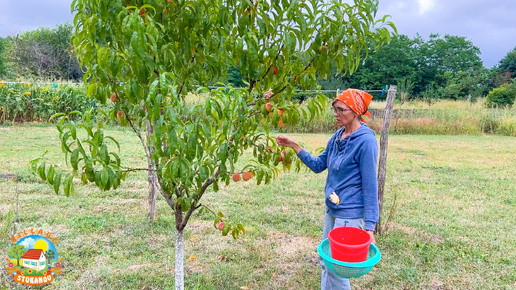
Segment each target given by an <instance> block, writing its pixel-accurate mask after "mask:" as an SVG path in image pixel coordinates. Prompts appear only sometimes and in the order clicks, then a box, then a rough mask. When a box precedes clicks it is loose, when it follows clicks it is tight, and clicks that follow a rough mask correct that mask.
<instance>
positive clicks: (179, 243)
mask: <svg viewBox="0 0 516 290" xmlns="http://www.w3.org/2000/svg"><path fill="white" fill-rule="evenodd" d="M184 256H185V243H184V239H183V230H180V231H179V230H176V267H175V269H174V270H175V273H176V290H183V289H185V281H184V280H185V272H184V264H183V261H184Z"/></svg>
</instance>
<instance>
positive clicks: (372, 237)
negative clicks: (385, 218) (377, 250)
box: [366, 231, 376, 245]
mask: <svg viewBox="0 0 516 290" xmlns="http://www.w3.org/2000/svg"><path fill="white" fill-rule="evenodd" d="M366 232H367V233H368V234H369V236H370V237H371V240H373V241H372V243H373V244H375V245H376V240H375V238H374V232H373V231H366Z"/></svg>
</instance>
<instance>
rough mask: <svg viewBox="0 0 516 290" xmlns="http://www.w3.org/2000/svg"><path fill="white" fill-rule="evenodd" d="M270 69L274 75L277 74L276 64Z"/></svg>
mask: <svg viewBox="0 0 516 290" xmlns="http://www.w3.org/2000/svg"><path fill="white" fill-rule="evenodd" d="M272 70H273V73H274V75H277V74H278V67H277V66H274V67H273V68H272Z"/></svg>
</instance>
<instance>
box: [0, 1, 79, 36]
mask: <svg viewBox="0 0 516 290" xmlns="http://www.w3.org/2000/svg"><path fill="white" fill-rule="evenodd" d="M1 2H2V9H0V37H3V36H6V35H16V34H18V33H21V32H23V31H27V30H35V29H38V28H39V27H42V26H44V27H54V26H56V24H59V23H64V22H70V23H71V22H72V21H73V16H72V13H71V12H70V5H71V2H72V1H71V0H46V1H40V0H16V1H13V0H6V1H1Z"/></svg>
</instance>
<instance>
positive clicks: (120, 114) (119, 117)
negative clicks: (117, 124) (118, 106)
mask: <svg viewBox="0 0 516 290" xmlns="http://www.w3.org/2000/svg"><path fill="white" fill-rule="evenodd" d="M123 116H124V112H123V111H118V113H116V117H117V118H118V119H122V117H123Z"/></svg>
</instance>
